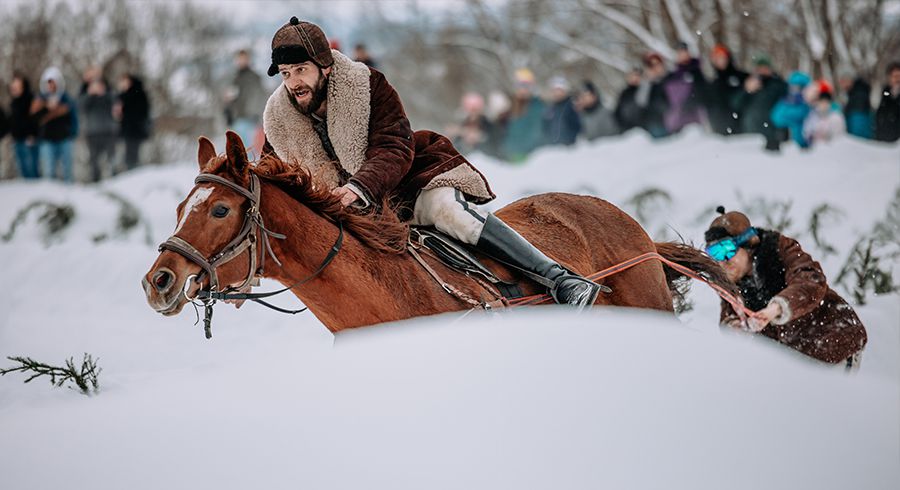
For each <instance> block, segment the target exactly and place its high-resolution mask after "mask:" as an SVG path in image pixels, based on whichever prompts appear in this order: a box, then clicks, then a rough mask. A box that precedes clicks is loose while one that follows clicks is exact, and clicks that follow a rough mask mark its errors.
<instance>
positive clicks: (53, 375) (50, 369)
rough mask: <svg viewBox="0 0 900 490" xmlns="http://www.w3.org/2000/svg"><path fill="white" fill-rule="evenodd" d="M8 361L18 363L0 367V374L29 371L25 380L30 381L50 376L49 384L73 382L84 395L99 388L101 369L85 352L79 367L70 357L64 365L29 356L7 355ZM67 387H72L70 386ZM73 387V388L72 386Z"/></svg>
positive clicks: (60, 384)
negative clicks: (44, 361)
mask: <svg viewBox="0 0 900 490" xmlns="http://www.w3.org/2000/svg"><path fill="white" fill-rule="evenodd" d="M7 359H9V360H10V361H13V362H16V363H18V365H17V366H13V367H9V368H0V376H5V375H7V374H8V373H16V372H19V373H29V374H30V376H29V377H28V378H27V379H26V380H25V382H26V383H30V382H31V381H32V380H34V379H36V378H39V377H41V376H47V377H49V378H50V384H51V385H53V386H55V387H62V386H64V385H65V384H66V383H74V384H75V386H77V387H78V390H79V391H80V392H81V393H82V394H84V395H88V396H90V395H92V394H96V393H98V392H99V390H100V383H99V380H98V378H99V376H100V373H101V372H102V371H103V370H102V369H101V368H100V367H99V366H97V360H95V359H94V358H92V357H91V355H90V354H88V353H85V354H84V358H83V359H82V361H81V367H76V366H75V359H74V358H72V357H70V358H68V359H66V366H65V367H59V366H52V365H50V364H45V363H43V362H39V361H36V360H34V359H32V358H30V357H20V356H16V357H7ZM69 388H72V387H71V386H70V387H69ZM72 389H74V388H72Z"/></svg>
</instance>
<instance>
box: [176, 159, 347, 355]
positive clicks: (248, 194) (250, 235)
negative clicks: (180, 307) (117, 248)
mask: <svg viewBox="0 0 900 490" xmlns="http://www.w3.org/2000/svg"><path fill="white" fill-rule="evenodd" d="M201 183H212V184H220V185H223V186H225V187H227V188H229V189H231V190H233V191H235V192H237V193H238V194H240V195H241V196H243V197H244V198H245V199H247V200H248V201H249V202H250V206H249V207H248V208H247V212H246V213H245V214H244V222H243V225H242V226H241V230H240V231H239V232H238V234H237V235H236V236H235V237H234V238H233V239H232V240H231V241H230V242H228V244H226V245H225V246H224V247H223V248H222V249H221V250H220V251H219V252H217V253H215V254H213V255H212V256H211V257H209V258H208V259H207V258H206V256H204V255H203V254H202V253H201V252H200V251H199V250H197V248H196V247H194V246H193V245H191V243H190V242H188V241H187V240H185V239H183V238H181V237H178V236H175V235H172V236H171V237H169V238H168V239H167V240H166V241H165V242H163V243H161V244H160V245H159V251H160V252H163V251H164V250H170V251H172V252H175V253H177V254H179V255H181V256H183V257H184V258H186V259H188V260H189V261H191V262H193V263H195V264H197V265H199V266H200V268H201V269H203V272H201V273H200V275H198V276H194V279H193V280H194V281H195V282H196V283H197V284H201V283H202V282H203V279H204V276H209V288H208V289H206V290H204V289H201V290H200V291H198V292H197V295H196V296H195V297H193V298H187V296H186V295H185V294H184V291H183V290H182V293H181V294H182V295H184V296H185V298H186V299H187V300H188V301H191V302H193V300H199V301H201V302H202V303H203V305H204V310H205V317H204V319H203V323H204V330H205V333H206V338H207V339H209V338H212V306H213V304H215V302H216V300H222V301H224V300H248V299H249V300H251V301H255V302H257V303H259V304H262V305H264V306H267V307H269V308H272V309H273V310H276V311H280V312H282V313H289V314H296V313H300V312H302V311H306V309H307V308H305V307H304V308H301V309H299V310H286V309H283V308H279V307H277V306H274V305H272V304H269V303H267V302H265V301H263V300H262V298H268V297H271V296H275V295H276V294H281V293H283V292H285V291H288V290H290V289H292V288H294V287H297V286H300V285H302V284H304V283H306V282H308V281H310V280H312V279H313V278H315V277H316V276H318V275H319V274H320V273H321V272H322V271H323V270H325V268H326V267H328V264H330V263H331V261H332V260H333V259H334V257H335V256H336V255H337V254H338V252H340V250H341V246H342V244H343V241H344V227H343V224H342V222H341V221H338V222H337V225H338V230H339V233H338V237H337V240H335V242H334V245H333V246H332V247H331V250H329V252H328V255H327V256H326V257H325V259H324V260H323V261H322V263H321V264H320V265H319V267H318V268H317V269H316V270H315V271H314V272H313V273H312V274H310V275H309V276H307V277H305V278H303V279H301V280H299V281H296V282H295V283H293V284H291V285H290V286H287V287H285V288H282V289H279V290H277V291H270V292H267V293H241V292H237V293H235V292H233V291H241V290H243V289H244V288H246V287H247V286H249V285H250V284H251V283H252V282H253V280H254V279H255V278H257V277H260V276H262V275H263V271H264V267H265V262H266V255H271V256H272V260H274V261H275V263H276V264H278V266H279V267H282V264H281V261H280V260H278V257H277V256H276V255H275V252H274V251H272V246H271V244H270V243H269V237H270V236H271V237H273V238H277V239H279V240H284V239H285V238H286V236H285V235H282V234H280V233H276V232H274V231H272V230H269V229H268V228H266V226H265V224H264V223H263V217H262V214H261V213H260V210H259V208H260V190H261V186H260V182H259V177H257V176H256V174H253V173H251V174H250V188H249V189H246V188H244V187H242V186H240V185H238V184H235V183H234V182H231V181H230V180H228V179H225V178H223V177H219V176H218V175H214V174H209V173H203V174H200V175H198V176H197V178H196V179H194V184H201ZM260 242H262V253H261V254H259V253H258V247H259V243H260ZM244 251H249V255H250V258H249V260H250V264H249V267H248V269H247V277H246V278H245V279H244V281H243V283H241V285H240V286H238V287H236V288H235V287H232V286H227V287H226V288H225V289H224V290H223V291H219V276H218V274H217V273H216V269H217V268H218V267H221V266H222V265H224V264H226V263H228V262H231V261H232V260H234V259H235V258H237V257H238V256H239V255H241V254H242V253H244ZM257 255H259V264H258V267H257Z"/></svg>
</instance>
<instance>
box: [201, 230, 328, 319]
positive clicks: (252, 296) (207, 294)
mask: <svg viewBox="0 0 900 490" xmlns="http://www.w3.org/2000/svg"><path fill="white" fill-rule="evenodd" d="M337 225H338V237H337V240H335V242H334V245H332V246H331V249H330V250H329V251H328V255H326V256H325V259H324V260H323V261H322V263H321V264H320V265H319V267H318V268H317V269H316V270H315V272H313V273H312V274H310V275H309V276H307V277H305V278H303V279H301V280H299V281H297V282H295V283H293V284H291V285H290V286H286V287H284V288H281V289H279V290H277V291H269V292H267V293H226V292H215V291H200V292H199V293H197V298H199V299H214V300H227V299H245V300H246V299H249V300H253V301H256V300H258V299H260V298H268V297H270V296H275V295H276V294H281V293H283V292H285V291H289V290H291V289H293V288H295V287H297V286H302V285H303V284H306V283H307V282H309V281H311V280H313V279H315V278H316V276H318V275H319V274H320V273H321V272H322V271H323V270H325V268H326V267H328V264H330V263H331V261H332V260H334V257H335V256H336V255H337V254H338V252H340V251H341V247H342V246H343V244H344V224H343V222H341V221H338V222H337ZM300 311H302V310H300Z"/></svg>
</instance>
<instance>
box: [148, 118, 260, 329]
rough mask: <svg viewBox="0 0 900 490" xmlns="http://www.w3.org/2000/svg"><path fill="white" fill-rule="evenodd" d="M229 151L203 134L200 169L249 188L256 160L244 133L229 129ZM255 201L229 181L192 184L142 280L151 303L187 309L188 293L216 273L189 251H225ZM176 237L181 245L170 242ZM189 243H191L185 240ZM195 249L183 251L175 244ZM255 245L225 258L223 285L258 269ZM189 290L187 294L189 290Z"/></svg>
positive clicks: (219, 271) (167, 310)
mask: <svg viewBox="0 0 900 490" xmlns="http://www.w3.org/2000/svg"><path fill="white" fill-rule="evenodd" d="M226 140H227V143H226V147H225V156H218V155H217V154H216V150H215V147H214V146H213V144H212V142H210V141H209V140H208V139H206V138H205V137H201V138H200V149H199V152H198V155H197V160H198V163H199V164H200V172H201V174H204V173H211V174H213V175H217V176H218V177H221V178H223V179H226V180H227V181H229V182H231V183H233V184H236V185H237V186H240V187H241V188H244V189H246V188H248V185H249V181H250V174H249V172H250V165H249V162H248V160H247V151H246V149H245V148H244V143H243V142H242V141H241V139H240V137H239V136H238V135H237V134H235V133H233V132H231V131H229V132H228V133H227V134H226ZM250 205H251V203H250V199H248V198H247V197H246V196H245V195H243V194H241V193H240V192H238V191H237V190H235V189H233V188H230V187H229V186H228V185H226V184H223V183H218V182H215V181H213V182H209V181H202V182H199V183H198V184H197V185H195V186H194V188H193V189H192V190H191V192H190V194H188V197H187V198H186V199H185V200H184V201H182V202H181V204H179V205H178V208H177V211H176V218H177V225H176V226H175V231H174V233H173V234H172V238H170V239H169V240H168V241H167V242H166V243H165V244H163V245H161V246H160V254H159V257H157V259H156V262H154V263H153V266H152V267H151V268H150V271H149V272H147V274H145V275H144V277H143V278H142V280H141V284H142V286H143V288H144V292H145V294H146V295H147V302H148V303H149V304H150V306H151V307H152V308H153V309H154V310H156V311H157V312H159V313H162V314H163V315H175V314H177V313H179V312H180V311H181V309H182V308H183V307H184V305H185V303H187V302H188V298H189V297H190V298H193V297H194V296H195V295H196V293H197V291H199V290H201V289H204V288H208V287H209V285H210V281H211V277H210V274H208V273H207V271H205V270H204V268H203V267H201V265H200V264H199V263H198V260H196V259H194V260H192V259H189V258H188V256H190V255H195V256H199V258H200V260H206V261H211V260H213V258H214V256H216V255H217V254H220V253H221V252H223V251H224V249H225V248H226V247H228V246H229V244H230V242H232V240H233V239H234V238H235V237H236V236H238V235H239V234H240V232H241V230H242V227H243V225H244V219H245V216H246V214H247V210H248V209H249V207H250ZM172 243H174V244H175V246H170V245H171V244H172ZM185 244H186V246H185ZM179 247H180V248H181V249H182V252H184V250H183V249H185V248H187V249H191V248H192V249H193V250H192V251H191V250H188V252H187V253H179V252H178V251H176V250H173V248H175V249H178V248H179ZM254 250H255V247H254ZM249 253H251V251H250V249H245V250H242V251H240V253H239V257H238V256H235V259H236V260H229V261H224V262H223V263H221V264H220V265H218V266H217V267H215V275H216V276H217V279H218V286H219V289H222V288H224V287H225V286H229V285H234V284H240V283H242V282H243V281H244V280H245V279H246V278H247V277H248V274H252V272H253V271H250V270H249V268H250V266H249V265H248V264H249V263H250V261H249V260H240V259H241V258H245V259H249V256H248V254H249ZM185 295H187V296H185Z"/></svg>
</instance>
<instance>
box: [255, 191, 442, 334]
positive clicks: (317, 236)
mask: <svg viewBox="0 0 900 490" xmlns="http://www.w3.org/2000/svg"><path fill="white" fill-rule="evenodd" d="M262 191H263V196H262V198H261V207H262V209H261V211H262V213H263V215H264V216H265V223H266V227H267V228H269V229H270V230H272V231H274V232H277V233H281V234H283V235H285V236H286V238H285V239H284V240H278V239H276V238H270V242H271V245H272V249H273V251H274V252H275V254H276V255H277V257H278V259H279V260H280V261H281V263H282V267H279V266H278V264H276V263H274V261H272V260H271V258H269V259H267V260H266V267H265V269H266V270H265V271H264V276H265V277H270V278H272V279H276V280H278V281H279V282H281V283H282V284H284V285H285V286H289V285H291V284H293V283H294V282H296V281H299V280H302V279H304V278H306V277H309V276H310V275H311V274H313V273H314V272H315V271H316V270H317V269H318V268H319V266H320V265H321V264H322V262H323V261H324V259H325V257H326V256H327V255H328V252H329V250H330V249H331V247H333V246H334V244H335V241H336V240H337V237H338V233H339V230H338V227H337V226H336V225H335V224H334V223H332V222H331V221H329V220H327V219H325V218H324V217H322V216H320V215H319V214H317V213H315V212H314V211H313V210H311V209H310V208H308V207H307V206H305V205H304V204H302V203H300V202H298V201H297V200H296V199H293V198H292V197H290V196H288V195H287V194H286V193H285V192H284V191H282V190H281V189H279V188H278V187H277V186H274V185H272V184H269V183H264V184H263V189H262ZM421 289H422V274H421V270H417V266H416V265H415V263H414V261H412V260H411V259H410V257H408V256H407V255H405V254H403V255H396V254H388V253H383V252H379V251H376V250H374V249H372V248H371V247H369V246H367V245H365V244H363V243H362V242H360V241H359V239H357V238H356V237H355V236H354V235H353V234H352V233H349V232H347V233H344V240H343V246H342V248H341V251H340V252H339V253H338V254H337V256H335V258H334V260H333V261H332V262H331V264H329V265H328V266H327V267H326V268H325V269H324V270H323V271H322V272H321V273H320V274H319V275H318V276H317V277H316V278H315V279H312V280H311V281H309V282H308V283H306V284H304V285H302V286H299V287H297V288H294V289H293V292H294V294H295V295H296V296H297V297H298V298H300V300H301V301H303V303H304V304H305V305H306V306H308V307H309V309H310V310H311V311H312V312H313V313H315V315H316V317H317V318H319V320H321V321H322V323H324V324H325V326H326V327H328V328H329V329H330V330H332V331H337V330H341V329H344V328H349V327H356V326H362V325H371V324H374V323H381V322H385V321H390V320H397V319H401V318H408V317H410V316H418V315H424V314H429V313H433V311H429V309H428V304H423V301H422V298H421V296H422V294H423V293H424V292H423V291H421ZM426 303H427V302H426Z"/></svg>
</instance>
